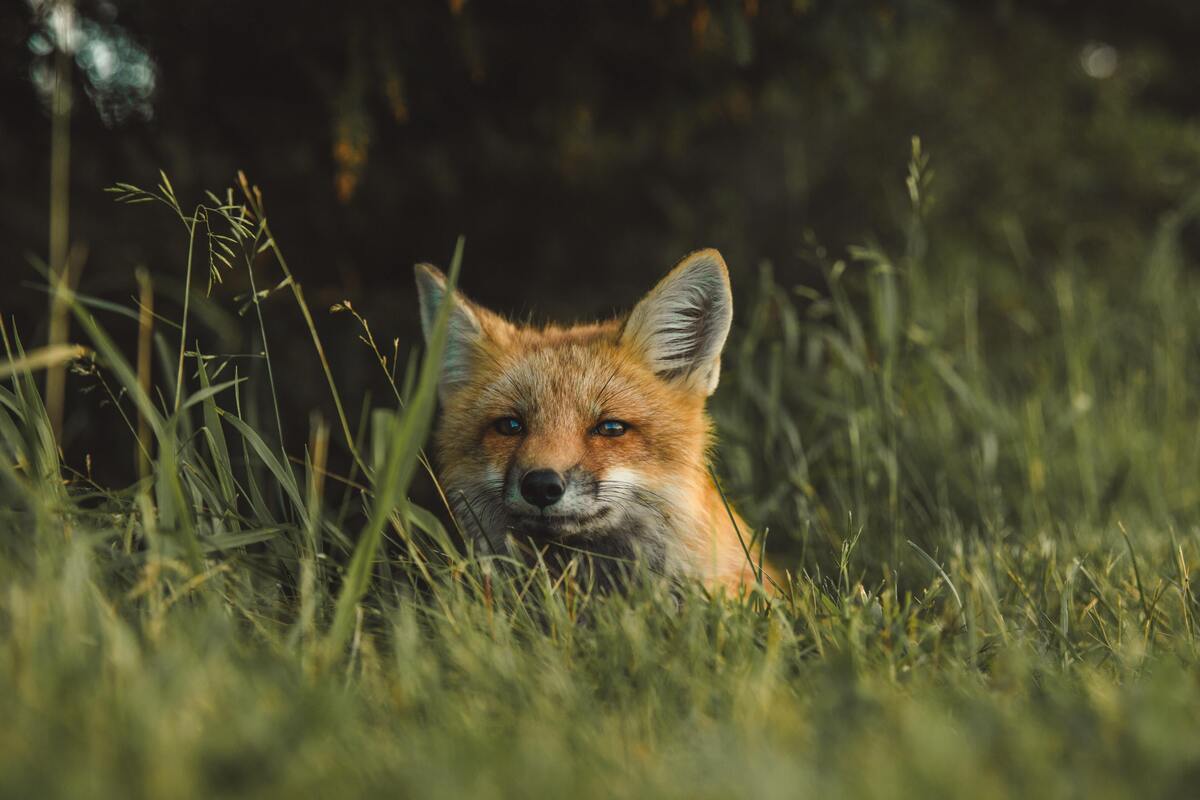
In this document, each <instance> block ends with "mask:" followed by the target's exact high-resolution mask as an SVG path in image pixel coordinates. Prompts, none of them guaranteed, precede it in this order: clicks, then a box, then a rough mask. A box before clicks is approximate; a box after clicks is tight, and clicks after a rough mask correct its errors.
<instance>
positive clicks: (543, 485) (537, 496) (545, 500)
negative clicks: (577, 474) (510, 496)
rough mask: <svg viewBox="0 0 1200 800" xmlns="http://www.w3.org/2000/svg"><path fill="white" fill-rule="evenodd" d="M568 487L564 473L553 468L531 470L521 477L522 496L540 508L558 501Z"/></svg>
mask: <svg viewBox="0 0 1200 800" xmlns="http://www.w3.org/2000/svg"><path fill="white" fill-rule="evenodd" d="M566 488H567V487H566V485H565V484H564V483H563V478H562V475H559V474H558V473H557V472H555V471H554V470H552V469H535V470H531V471H529V472H526V473H525V477H524V478H521V496H522V497H524V498H525V499H526V500H527V501H529V502H530V503H532V504H533V505H535V506H537V507H538V508H545V507H546V506H552V505H554V504H555V503H557V502H558V500H559V498H561V497H562V496H563V492H564V491H566Z"/></svg>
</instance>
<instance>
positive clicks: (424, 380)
mask: <svg viewBox="0 0 1200 800" xmlns="http://www.w3.org/2000/svg"><path fill="white" fill-rule="evenodd" d="M462 251H463V239H462V237H461V236H460V237H459V239H458V242H457V243H456V244H455V246H454V257H453V258H452V259H451V261H450V273H449V276H448V277H447V279H446V292H445V295H444V297H443V299H442V304H441V307H440V308H439V309H438V315H437V320H436V322H435V323H434V328H433V333H432V335H431V336H430V337H429V348H428V350H427V351H426V353H425V361H424V363H423V364H421V374H420V378H419V379H418V380H417V388H416V391H414V392H413V394H412V395H411V398H410V400H409V402H408V405H407V407H406V408H405V409H404V413H403V415H402V416H401V417H400V419H399V421H398V422H394V423H393V424H392V425H391V434H392V435H391V441H390V442H389V443H388V449H387V454H386V456H385V458H384V462H383V468H382V469H381V470H379V471H378V472H377V473H376V474H375V476H374V477H375V502H374V503H373V504H372V506H371V515H370V517H369V518H368V519H367V524H366V527H364V528H363V531H362V533H361V534H360V535H359V539H358V544H357V546H356V547H355V548H354V556H353V557H352V558H351V560H350V566H349V568H348V569H347V570H346V580H345V583H343V584H342V589H341V592H340V593H339V594H338V598H337V605H336V607H335V610H334V615H333V623H332V624H331V625H330V627H329V632H328V633H327V634H326V638H325V648H326V650H325V655H326V663H332V662H333V661H334V660H335V659H336V658H337V656H338V654H339V653H340V652H341V651H342V648H343V647H345V644H346V640H347V639H348V638H349V636H350V632H351V629H352V627H353V625H354V618H355V608H356V606H357V605H358V603H359V601H360V600H361V599H362V597H363V595H364V594H365V593H366V591H367V585H368V584H369V583H370V579H371V562H372V561H373V560H374V559H375V553H376V551H378V549H379V543H380V540H381V539H382V538H383V529H384V526H385V525H387V521H388V518H389V517H390V516H391V514H392V511H393V510H394V509H395V508H396V505H397V504H398V503H399V502H400V500H401V499H402V498H404V497H405V496H406V495H407V494H408V485H409V483H410V482H411V480H412V477H413V473H414V471H415V468H416V464H417V458H418V456H419V454H420V448H421V445H422V444H424V442H425V435H426V433H428V431H429V425H430V423H431V422H432V420H433V412H434V407H435V402H436V397H437V383H438V374H439V373H440V372H441V369H442V353H443V351H444V350H445V346H446V328H447V325H448V322H449V319H450V309H451V306H452V305H453V303H454V286H455V284H456V283H457V281H458V271H459V267H460V266H461V264H462Z"/></svg>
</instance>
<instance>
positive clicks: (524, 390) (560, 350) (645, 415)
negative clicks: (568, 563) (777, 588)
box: [415, 249, 775, 592]
mask: <svg viewBox="0 0 1200 800" xmlns="http://www.w3.org/2000/svg"><path fill="white" fill-rule="evenodd" d="M415 273H416V284H417V294H418V300H419V306H420V308H419V311H420V319H421V326H422V329H423V331H424V335H425V338H426V340H427V341H428V340H429V338H430V337H431V335H432V333H433V326H434V322H435V319H436V317H437V313H438V309H439V308H440V306H441V305H442V303H443V302H446V300H447V297H446V295H447V284H446V277H445V275H443V274H442V272H441V271H439V270H438V269H437V268H436V267H434V266H432V265H430V264H418V265H416V267H415ZM449 302H450V309H449V311H448V315H449V320H448V323H447V324H448V328H447V334H446V342H445V347H444V352H443V360H442V365H441V371H440V374H439V380H438V386H437V394H438V402H439V406H440V413H439V417H438V420H437V423H436V426H435V432H434V455H435V459H436V463H437V474H438V478H439V481H440V483H441V485H442V489H443V492H444V494H445V496H446V497H447V498H448V500H449V503H450V506H451V511H452V513H453V514H454V516H455V518H456V520H457V521H458V523H459V525H460V526H462V527H463V528H464V530H465V531H468V532H469V533H470V535H471V536H472V537H474V539H475V540H476V541H478V542H481V543H482V544H483V545H484V546H486V547H487V548H489V549H490V550H491V551H492V552H511V547H512V545H513V543H523V544H526V545H528V546H530V547H531V548H533V549H534V550H535V551H537V552H543V553H544V552H546V550H547V549H551V550H555V551H556V552H560V554H561V552H568V553H570V552H582V553H586V554H589V555H594V556H597V557H606V558H611V559H613V560H614V561H618V562H621V563H625V564H628V563H630V562H638V561H641V562H642V563H644V565H645V566H646V567H647V568H648V569H649V570H650V571H651V573H653V574H660V575H664V576H667V577H670V578H673V579H677V580H687V579H694V580H698V581H699V582H701V583H702V584H704V585H705V586H707V587H708V588H710V589H712V590H720V589H725V590H728V591H731V592H740V591H744V590H747V589H748V588H750V587H751V586H752V585H753V584H754V583H755V581H756V577H757V576H760V575H762V574H763V572H764V571H765V574H767V575H770V576H774V575H775V572H774V570H773V568H772V567H771V566H770V565H769V564H766V565H764V564H763V562H762V560H761V557H760V558H759V559H758V560H756V561H752V560H751V555H750V551H749V549H748V541H747V539H746V537H747V536H748V533H749V530H750V529H749V528H748V527H747V526H746V524H745V522H744V521H743V520H742V518H741V517H740V516H739V515H738V514H737V512H735V511H734V510H733V509H732V507H731V506H730V505H729V504H728V503H727V502H725V499H724V497H723V496H722V494H721V492H720V490H719V488H718V487H717V485H716V484H715V482H714V479H713V477H712V474H711V473H710V470H709V463H710V456H711V453H712V449H713V447H714V444H715V439H714V431H713V423H712V420H711V418H710V417H709V415H708V412H707V410H706V405H707V401H708V398H709V397H710V396H711V395H712V394H713V392H714V391H715V390H716V388H717V384H718V381H719V379H720V374H721V353H722V350H723V349H724V346H725V339H726V337H727V336H728V334H729V329H730V326H731V324H732V321H733V295H732V291H731V287H730V281H729V269H728V267H727V266H726V264H725V260H724V259H723V258H722V257H721V254H720V253H719V252H718V251H717V250H714V249H705V250H699V251H696V252H693V253H691V254H690V255H688V256H686V257H685V258H683V259H682V260H681V261H680V262H679V263H678V264H676V265H675V266H674V267H673V268H672V269H671V270H670V271H669V272H668V273H667V275H666V276H665V277H664V278H662V280H661V281H660V282H659V283H658V284H657V285H656V286H655V287H654V288H653V289H651V290H650V292H649V293H648V294H646V295H645V296H644V297H643V298H642V299H641V300H640V301H639V302H638V303H637V304H636V305H635V306H634V308H633V310H632V311H631V312H629V313H628V314H626V315H622V316H618V317H615V318H613V319H609V320H605V321H601V322H592V323H585V324H575V325H570V326H563V325H558V324H553V323H551V324H545V325H534V324H518V323H516V322H513V321H510V320H508V319H506V318H504V317H503V316H502V315H500V314H498V313H495V312H493V311H490V310H488V309H486V308H484V307H483V306H481V305H479V304H477V303H474V302H472V301H471V300H469V299H468V298H467V297H466V296H465V295H464V294H462V293H461V292H460V291H458V290H457V289H455V290H454V291H453V292H451V294H450V297H449ZM537 548H541V550H540V551H538V550H537ZM526 552H531V551H530V550H527V551H526Z"/></svg>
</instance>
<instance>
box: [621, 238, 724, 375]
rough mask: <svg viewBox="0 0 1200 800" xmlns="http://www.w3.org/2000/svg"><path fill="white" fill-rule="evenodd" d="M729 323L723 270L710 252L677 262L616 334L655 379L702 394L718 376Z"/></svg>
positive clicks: (716, 256)
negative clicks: (675, 382)
mask: <svg viewBox="0 0 1200 800" xmlns="http://www.w3.org/2000/svg"><path fill="white" fill-rule="evenodd" d="M732 321H733V293H732V292H731V291H730V289H729V269H728V268H727V267H726V266H725V260H724V259H723V258H721V254H720V253H718V252H717V251H716V250H699V251H697V252H695V253H692V254H691V255H689V256H687V257H686V258H685V259H683V261H681V262H679V264H678V265H676V267H675V268H674V269H672V270H671V271H670V273H668V274H667V277H665V278H663V279H662V280H661V281H659V284H658V285H657V286H655V287H654V288H653V289H651V290H650V293H649V294H647V295H646V296H645V297H644V298H642V301H641V302H640V303H638V304H637V306H636V307H635V308H634V309H633V313H631V314H630V315H629V319H627V320H626V321H625V327H624V329H623V330H622V332H621V341H622V342H624V343H627V344H629V345H630V346H632V347H633V348H634V349H635V350H637V351H638V352H640V353H641V354H642V356H643V357H644V358H645V359H646V360H647V361H649V363H650V366H651V368H652V369H653V370H654V371H655V372H656V373H658V374H659V375H660V376H661V377H663V378H665V379H667V380H671V381H680V382H682V383H683V384H684V385H685V386H687V387H688V388H689V389H691V390H692V391H695V392H699V393H702V394H704V395H705V396H708V395H710V394H712V393H713V392H714V391H715V390H716V388H717V382H718V381H719V380H720V377H721V349H722V348H723V347H724V346H725V337H726V336H727V335H728V334H729V325H730V323H731V322H732Z"/></svg>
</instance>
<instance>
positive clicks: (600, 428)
mask: <svg viewBox="0 0 1200 800" xmlns="http://www.w3.org/2000/svg"><path fill="white" fill-rule="evenodd" d="M628 427H629V426H628V425H626V424H625V423H624V422H621V421H620V420H617V419H606V420H604V421H603V422H601V423H600V424H599V425H597V426H596V427H595V432H596V433H598V434H599V435H601V436H624V435H625V431H626V429H627V428H628Z"/></svg>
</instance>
